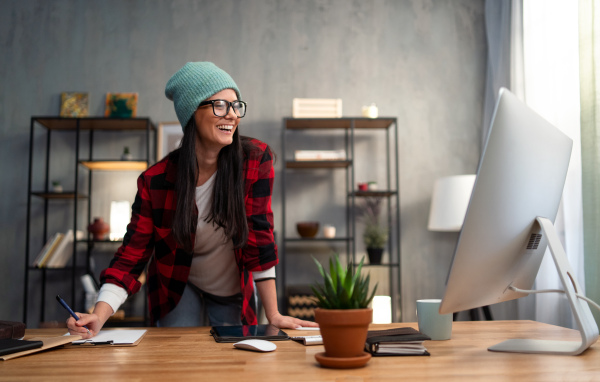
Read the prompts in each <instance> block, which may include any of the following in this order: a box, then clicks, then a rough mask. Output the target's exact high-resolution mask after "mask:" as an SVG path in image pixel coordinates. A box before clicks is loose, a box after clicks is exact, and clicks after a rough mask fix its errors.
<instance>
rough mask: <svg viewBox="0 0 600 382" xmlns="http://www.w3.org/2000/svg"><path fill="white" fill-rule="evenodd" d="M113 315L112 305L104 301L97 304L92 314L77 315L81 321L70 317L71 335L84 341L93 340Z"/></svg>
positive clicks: (68, 321) (68, 323) (68, 325)
mask: <svg viewBox="0 0 600 382" xmlns="http://www.w3.org/2000/svg"><path fill="white" fill-rule="evenodd" d="M113 313H114V312H113V310H112V308H111V307H110V305H108V304H107V303H105V302H103V301H99V302H97V303H96V306H95V307H94V312H93V313H92V314H84V313H75V314H76V315H77V316H78V317H79V320H75V319H74V318H73V317H69V319H68V320H67V328H68V329H69V334H74V335H78V336H81V338H82V339H88V338H92V337H94V336H95V335H96V334H98V332H100V329H102V327H103V326H104V323H105V322H106V320H108V318H109V317H110V316H111V315H112V314H113ZM84 325H85V326H87V327H88V329H89V330H90V334H88V332H87V330H86V329H85V328H84V327H83V326H84Z"/></svg>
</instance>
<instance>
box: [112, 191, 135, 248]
mask: <svg viewBox="0 0 600 382" xmlns="http://www.w3.org/2000/svg"><path fill="white" fill-rule="evenodd" d="M130 211H131V209H130V206H129V202H128V201H126V200H123V201H113V202H111V203H110V235H109V237H110V240H122V239H123V236H124V235H125V231H127V224H129V219H130V218H131V216H130Z"/></svg>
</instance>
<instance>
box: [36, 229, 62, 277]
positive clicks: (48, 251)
mask: <svg viewBox="0 0 600 382" xmlns="http://www.w3.org/2000/svg"><path fill="white" fill-rule="evenodd" d="M63 237H64V234H63V233H61V232H57V233H55V234H54V235H52V237H50V239H48V241H47V242H46V244H45V245H44V247H43V248H42V250H41V251H40V253H39V254H38V255H37V257H36V258H35V260H34V261H33V266H34V267H38V268H43V267H44V266H45V265H46V262H47V261H48V259H49V258H50V256H51V255H52V253H53V251H54V249H56V246H57V245H58V244H59V243H60V241H61V240H62V239H63Z"/></svg>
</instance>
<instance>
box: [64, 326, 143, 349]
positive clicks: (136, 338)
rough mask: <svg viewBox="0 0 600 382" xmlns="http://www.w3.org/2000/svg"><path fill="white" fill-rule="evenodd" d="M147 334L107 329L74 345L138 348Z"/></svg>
mask: <svg viewBox="0 0 600 382" xmlns="http://www.w3.org/2000/svg"><path fill="white" fill-rule="evenodd" d="M145 334H146V329H106V330H101V331H100V333H98V334H96V335H95V336H94V337H92V338H88V339H86V340H77V341H73V342H72V343H73V345H110V346H136V345H137V344H138V343H140V341H141V340H142V337H144V335H145ZM67 335H68V334H67Z"/></svg>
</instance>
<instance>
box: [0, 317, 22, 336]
mask: <svg viewBox="0 0 600 382" xmlns="http://www.w3.org/2000/svg"><path fill="white" fill-rule="evenodd" d="M23 336H25V324H24V323H22V322H14V321H0V339H5V338H23Z"/></svg>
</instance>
